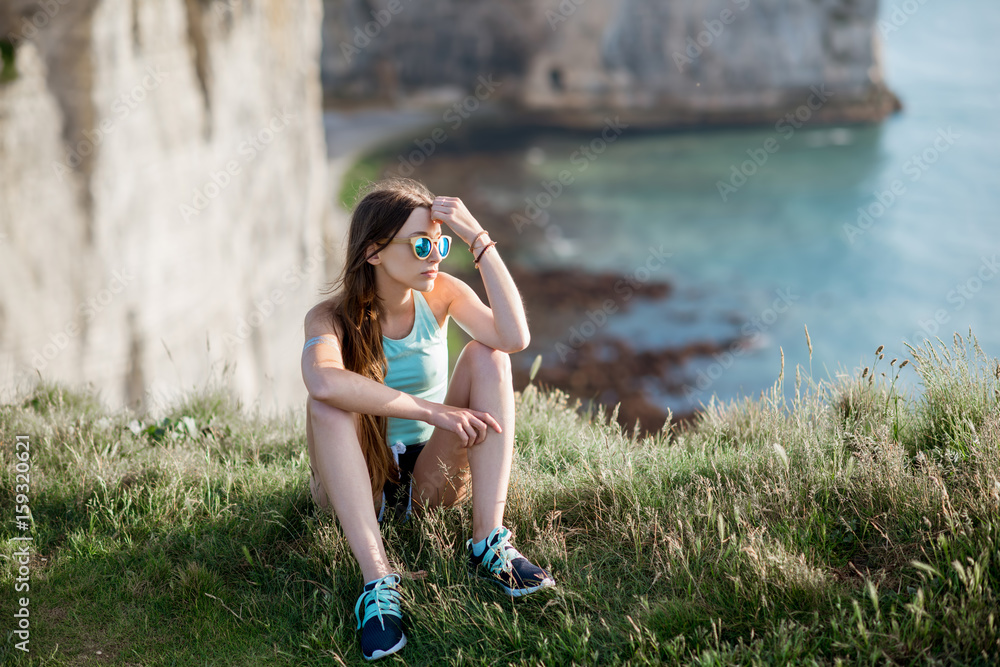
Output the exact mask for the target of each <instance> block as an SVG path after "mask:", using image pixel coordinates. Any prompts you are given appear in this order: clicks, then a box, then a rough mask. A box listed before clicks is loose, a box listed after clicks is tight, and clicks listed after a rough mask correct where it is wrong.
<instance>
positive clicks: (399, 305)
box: [302, 178, 555, 660]
mask: <svg viewBox="0 0 1000 667" xmlns="http://www.w3.org/2000/svg"><path fill="white" fill-rule="evenodd" d="M443 224H446V225H447V226H448V228H449V229H450V230H451V231H452V232H453V233H454V234H455V235H456V236H458V237H459V239H461V241H463V242H464V243H465V244H466V245H468V246H469V248H470V250H471V251H472V253H473V257H474V261H475V262H476V268H477V269H479V271H480V274H481V275H482V277H483V282H484V283H485V285H486V293H487V295H488V297H489V301H490V306H489V307H486V306H485V305H484V304H483V302H482V301H481V300H480V299H479V297H478V296H476V293H475V292H473V291H472V289H471V288H470V287H469V286H468V285H466V284H465V283H464V282H462V281H461V280H458V279H457V278H455V277H453V276H450V275H448V274H447V273H443V272H440V271H439V268H440V263H441V260H442V259H444V257H446V256H447V255H448V253H449V252H450V250H451V237H450V236H449V235H446V234H443V231H444V230H443V229H442V227H443ZM337 284H341V285H342V287H343V289H342V290H341V291H340V293H339V294H337V295H336V296H334V297H332V298H330V299H328V300H326V301H323V302H321V303H320V304H318V305H316V306H315V307H314V308H312V309H311V310H310V311H309V313H308V314H307V315H306V318H305V337H306V344H305V347H304V349H303V354H302V377H303V380H304V381H305V385H306V388H307V389H308V391H309V398H308V401H307V406H306V416H307V438H308V442H309V461H310V467H311V469H312V476H311V479H310V487H311V490H312V497H313V500H314V501H315V502H316V504H317V505H318V506H319V507H320V508H323V509H332V510H333V512H334V513H335V514H336V516H337V518H338V519H339V521H340V525H341V527H342V529H343V532H344V535H345V537H346V538H347V541H348V542H349V543H350V546H351V551H352V552H353V553H354V556H355V558H357V560H358V564H359V565H360V566H361V572H362V575H363V577H364V580H365V581H366V582H367V583H366V584H365V586H364V589H363V591H362V593H361V596H360V597H359V598H358V602H357V604H356V605H355V609H354V611H355V614H356V615H357V620H358V628H359V629H360V630H361V631H362V632H361V648H362V653H363V654H364V656H365V658H367V659H369V660H374V659H376V658H379V657H382V656H385V655H389V654H392V653H395V652H396V651H398V650H400V649H401V648H403V646H404V645H405V644H406V637H405V635H404V634H403V628H402V610H401V607H400V593H399V583H400V576H399V574H398V573H395V572H393V571H392V568H391V567H390V565H389V562H388V560H387V558H386V554H385V549H384V547H383V544H382V536H381V533H380V532H379V526H378V524H379V522H380V521H381V520H382V518H383V517H384V516H385V515H386V510H387V505H388V507H389V509H390V510H391V511H392V512H394V513H397V514H403V515H405V516H408V515H409V513H410V511H411V510H413V511H416V512H420V511H422V510H423V509H428V508H433V507H438V506H450V505H453V504H455V503H457V502H461V501H463V500H465V499H466V497H467V495H468V491H469V483H470V478H471V482H472V518H473V525H472V539H470V540H469V541H468V543H467V544H466V550H467V552H468V564H469V568H470V574H475V575H476V576H479V577H482V578H485V579H488V580H490V581H492V582H494V583H496V584H497V585H499V586H500V587H501V589H502V590H503V591H504V592H505V593H507V594H508V595H511V596H515V597H517V596H521V595H526V594H529V593H533V592H535V591H538V590H540V589H542V588H547V587H550V586H554V585H555V582H554V581H553V580H552V578H551V577H550V576H549V575H548V574H547V573H546V572H545V571H544V570H542V569H541V568H539V567H537V566H535V565H533V564H532V563H530V562H529V561H528V560H527V559H526V558H524V557H523V556H522V555H521V554H520V553H519V552H518V551H517V549H515V548H514V547H513V546H512V545H511V542H510V531H508V530H507V529H506V528H505V527H504V525H503V513H504V506H505V504H506V500H507V484H508V480H509V478H510V467H511V461H512V457H513V451H514V391H513V384H512V378H511V367H510V357H509V354H510V353H512V352H517V351H519V350H522V349H524V348H525V347H526V346H527V344H528V340H529V334H528V325H527V322H526V320H525V315H524V307H523V305H522V303H521V297H520V294H519V293H518V290H517V287H516V286H515V285H514V281H513V280H512V279H511V276H510V273H509V272H508V271H507V268H506V267H505V266H504V264H503V261H502V260H501V259H500V255H499V253H498V252H497V249H496V243H495V242H492V241H490V239H489V234H488V233H487V232H485V231H484V230H483V229H482V227H481V226H480V224H479V223H478V222H477V221H476V219H475V218H474V217H473V216H472V214H470V213H469V210H468V209H467V208H466V206H465V205H464V204H463V203H462V201H461V200H460V199H457V198H455V197H434V196H433V195H432V194H431V193H430V192H429V191H428V190H427V188H426V187H424V186H423V185H422V184H420V183H419V182H416V181H413V180H410V179H401V178H396V179H389V180H386V181H380V182H378V183H374V184H371V185H370V186H369V187H368V189H367V191H366V193H365V194H364V196H363V197H362V198H361V200H360V201H359V202H358V203H357V205H356V206H355V208H354V211H353V213H352V215H351V223H350V231H349V235H348V245H347V257H346V262H345V264H344V270H343V273H342V274H341V276H340V279H339V280H338V281H337ZM334 287H336V284H335V286H334ZM331 291H332V290H331ZM449 317H454V318H455V321H457V322H458V324H459V325H460V326H461V327H462V328H463V329H464V330H465V331H466V332H468V333H469V335H471V336H472V337H473V338H474V340H473V341H472V342H470V343H469V344H468V345H466V346H465V348H464V349H463V350H462V352H461V354H460V355H459V357H458V360H457V362H456V364H455V369H454V373H453V374H452V377H451V380H450V382H449V381H448V377H447V375H448V338H447V325H448V318H449ZM397 475H398V477H397ZM331 506H332V508H331Z"/></svg>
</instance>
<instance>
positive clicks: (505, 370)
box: [462, 340, 511, 376]
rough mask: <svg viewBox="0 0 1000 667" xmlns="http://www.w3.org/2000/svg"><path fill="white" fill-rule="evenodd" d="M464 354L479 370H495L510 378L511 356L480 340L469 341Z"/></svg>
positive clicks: (463, 351)
mask: <svg viewBox="0 0 1000 667" xmlns="http://www.w3.org/2000/svg"><path fill="white" fill-rule="evenodd" d="M462 354H463V356H464V355H468V360H469V362H470V363H471V364H472V365H473V366H474V367H475V368H476V369H477V370H493V369H495V370H496V371H497V372H499V373H500V374H501V375H505V376H509V375H510V374H511V366H510V354H508V353H507V352H503V351H501V350H497V349H496V348H492V347H490V346H489V345H486V344H485V343H480V342H479V341H478V340H473V341H469V343H468V344H467V345H466V346H465V349H463V350H462Z"/></svg>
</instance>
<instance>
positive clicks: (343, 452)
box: [306, 398, 392, 581]
mask: <svg viewBox="0 0 1000 667" xmlns="http://www.w3.org/2000/svg"><path fill="white" fill-rule="evenodd" d="M358 422H359V420H358V415H357V414H356V413H353V412H345V411H344V410H339V409H337V408H335V407H333V406H331V405H327V404H326V403H323V402H321V401H317V400H315V399H313V398H309V399H307V402H306V440H307V441H308V443H309V465H310V467H311V468H312V471H313V472H314V473H315V476H316V477H317V481H318V484H317V483H315V482H313V483H311V484H310V488H311V489H312V491H313V500H314V501H315V502H316V504H317V505H319V506H320V507H323V508H326V507H327V504H328V501H332V503H333V511H334V512H335V513H336V515H337V518H338V519H339V520H340V526H341V529H342V530H343V531H344V536H345V537H346V538H347V542H348V544H350V545H351V551H352V552H353V553H354V557H355V558H356V559H357V560H358V565H360V566H361V573H362V575H363V576H364V580H365V581H372V580H373V579H378V578H380V577H384V576H385V575H387V574H390V573H391V572H392V569H391V568H390V567H389V559H388V558H387V557H386V555H385V547H384V546H383V544H382V533H381V532H380V531H379V526H378V518H377V517H376V516H375V504H374V502H373V499H372V495H371V478H370V477H369V476H368V466H367V465H366V464H365V457H364V454H362V453H361V443H360V442H359V440H358Z"/></svg>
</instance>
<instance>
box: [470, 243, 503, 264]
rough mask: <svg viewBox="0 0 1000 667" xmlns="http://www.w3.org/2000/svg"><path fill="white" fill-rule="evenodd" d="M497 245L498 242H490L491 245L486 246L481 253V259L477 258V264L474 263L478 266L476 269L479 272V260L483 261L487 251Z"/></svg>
mask: <svg viewBox="0 0 1000 667" xmlns="http://www.w3.org/2000/svg"><path fill="white" fill-rule="evenodd" d="M496 244H497V242H496V241H490V242H489V243H487V244H486V246H485V247H483V251H482V252H481V253H479V257H476V260H475V262H473V263H474V264H475V265H476V269H477V270H478V269H479V260H481V259H482V258H483V255H485V254H486V251H487V250H489V249H490V248H492V247H493V246H495V245H496Z"/></svg>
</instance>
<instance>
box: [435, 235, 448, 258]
mask: <svg viewBox="0 0 1000 667" xmlns="http://www.w3.org/2000/svg"><path fill="white" fill-rule="evenodd" d="M450 251H451V241H450V240H448V239H446V238H443V237H442V238H441V240H440V241H438V252H440V253H441V258H442V259H444V258H445V257H447V256H448V253H449V252H450Z"/></svg>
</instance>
